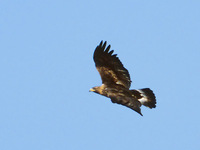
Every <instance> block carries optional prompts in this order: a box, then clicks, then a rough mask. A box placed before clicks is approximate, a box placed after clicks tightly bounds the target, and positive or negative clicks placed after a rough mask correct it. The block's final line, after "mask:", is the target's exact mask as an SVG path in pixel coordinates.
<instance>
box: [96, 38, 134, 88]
mask: <svg viewBox="0 0 200 150" xmlns="http://www.w3.org/2000/svg"><path fill="white" fill-rule="evenodd" d="M110 47H111V46H110V45H108V47H107V48H106V41H105V42H104V43H103V41H101V43H100V44H99V45H98V46H97V47H96V49H95V52H94V56H93V58H94V62H95V65H96V68H97V70H98V72H99V74H100V76H101V79H102V83H103V84H119V85H122V86H123V87H125V88H130V85H131V79H130V75H129V73H128V70H127V69H126V68H124V66H123V64H122V63H121V61H120V60H119V58H118V57H117V54H114V55H112V54H113V52H114V50H111V51H109V50H110Z"/></svg>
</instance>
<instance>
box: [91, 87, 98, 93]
mask: <svg viewBox="0 0 200 150" xmlns="http://www.w3.org/2000/svg"><path fill="white" fill-rule="evenodd" d="M98 91H99V87H98V86H95V87H93V88H91V89H90V90H89V92H95V93H99V92H98Z"/></svg>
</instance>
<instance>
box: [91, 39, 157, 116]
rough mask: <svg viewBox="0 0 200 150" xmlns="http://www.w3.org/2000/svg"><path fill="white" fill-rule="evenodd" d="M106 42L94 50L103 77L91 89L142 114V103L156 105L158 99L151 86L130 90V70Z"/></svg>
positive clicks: (150, 106) (96, 62)
mask: <svg viewBox="0 0 200 150" xmlns="http://www.w3.org/2000/svg"><path fill="white" fill-rule="evenodd" d="M105 48H106V42H104V44H103V41H101V43H100V44H99V46H97V47H96V49H95V52H94V56H93V58H94V62H95V65H96V68H97V70H98V71H99V73H100V76H101V79H102V85H101V86H96V87H93V88H92V89H90V91H93V92H95V93H98V94H100V95H103V96H106V97H108V98H110V99H111V101H112V102H113V103H117V104H121V105H124V106H127V107H129V108H131V109H133V110H135V111H136V112H138V113H139V114H140V115H142V113H141V109H140V107H141V105H144V106H147V107H149V108H155V107H156V105H155V104H156V99H155V95H154V94H153V92H152V90H150V89H149V88H145V89H140V90H129V88H130V85H131V79H130V75H129V73H128V70H127V69H126V68H124V66H123V64H122V63H121V62H120V60H119V59H118V57H116V54H115V55H112V53H113V52H114V51H113V50H112V51H109V50H110V45H109V46H108V47H107V48H106V49H105Z"/></svg>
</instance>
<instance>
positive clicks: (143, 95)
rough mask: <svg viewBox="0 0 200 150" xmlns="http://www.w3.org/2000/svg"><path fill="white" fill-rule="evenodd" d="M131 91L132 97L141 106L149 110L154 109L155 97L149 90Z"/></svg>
mask: <svg viewBox="0 0 200 150" xmlns="http://www.w3.org/2000/svg"><path fill="white" fill-rule="evenodd" d="M131 91H132V93H133V96H134V97H136V98H137V99H138V101H139V102H140V103H141V104H142V105H144V106H146V107H149V108H155V107H156V97H155V95H154V93H153V91H152V90H151V89H149V88H145V89H139V90H131Z"/></svg>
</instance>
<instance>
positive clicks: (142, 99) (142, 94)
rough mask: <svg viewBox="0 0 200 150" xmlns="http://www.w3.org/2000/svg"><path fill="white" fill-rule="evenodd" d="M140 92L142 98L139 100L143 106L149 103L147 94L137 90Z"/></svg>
mask: <svg viewBox="0 0 200 150" xmlns="http://www.w3.org/2000/svg"><path fill="white" fill-rule="evenodd" d="M136 91H138V92H139V93H140V94H141V96H142V98H140V99H138V101H140V103H141V104H142V105H143V104H144V103H145V102H148V97H147V96H146V95H145V93H144V92H143V91H142V90H136Z"/></svg>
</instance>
